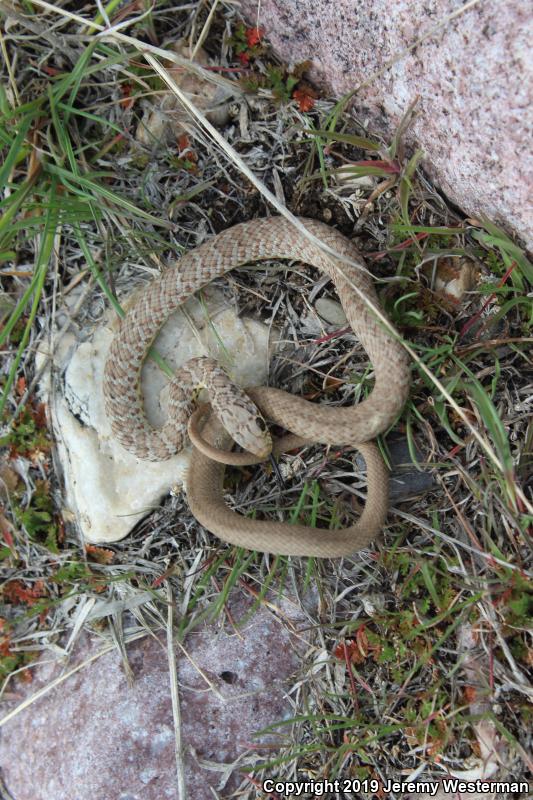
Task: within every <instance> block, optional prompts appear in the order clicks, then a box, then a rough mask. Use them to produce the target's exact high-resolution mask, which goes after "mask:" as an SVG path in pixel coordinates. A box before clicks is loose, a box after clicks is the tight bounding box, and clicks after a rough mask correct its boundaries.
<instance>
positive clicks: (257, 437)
mask: <svg viewBox="0 0 533 800" xmlns="http://www.w3.org/2000/svg"><path fill="white" fill-rule="evenodd" d="M222 422H223V424H224V427H225V428H226V430H227V431H228V433H229V434H230V435H231V436H232V438H233V439H235V441H236V442H237V444H240V446H241V447H242V448H244V450H247V451H248V452H249V453H253V454H254V455H255V456H257V457H258V458H261V459H266V458H268V456H269V455H270V453H271V451H272V439H271V436H270V433H269V432H268V428H267V424H266V422H265V420H264V419H263V417H262V416H261V414H260V413H259V412H258V410H257V408H256V407H255V406H254V405H253V403H251V401H248V402H247V403H245V404H243V405H242V406H241V404H240V403H239V404H235V405H234V406H233V407H232V413H231V415H228V416H227V415H224V419H222Z"/></svg>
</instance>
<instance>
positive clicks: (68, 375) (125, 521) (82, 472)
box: [45, 289, 276, 543]
mask: <svg viewBox="0 0 533 800" xmlns="http://www.w3.org/2000/svg"><path fill="white" fill-rule="evenodd" d="M204 297H205V300H206V302H205V303H200V301H199V300H197V299H196V298H191V300H189V301H188V303H187V304H186V314H184V313H183V312H182V311H177V312H175V313H174V314H172V315H171V317H170V318H169V320H168V321H167V323H166V324H165V325H164V327H163V328H162V330H161V333H160V335H159V336H158V338H157V339H156V342H155V346H156V348H157V350H158V351H159V353H160V354H161V355H162V356H163V358H164V359H165V361H166V362H167V364H168V365H169V366H170V367H171V368H172V369H177V368H178V367H179V366H180V365H181V364H183V363H184V362H185V361H187V360H188V359H189V358H191V357H193V356H197V355H202V354H209V355H211V356H214V357H215V358H218V359H219V361H221V363H222V364H223V365H224V366H225V367H226V368H227V369H228V371H229V372H230V374H231V375H232V376H233V378H234V379H235V380H236V381H237V382H238V383H239V384H241V385H243V386H246V385H248V386H251V385H261V384H264V383H265V381H266V377H267V373H268V361H269V348H268V342H269V329H268V328H267V327H266V326H265V325H263V324H262V323H259V322H257V321H254V320H249V319H240V318H239V317H237V315H236V313H235V312H234V311H233V310H232V309H231V308H228V304H227V300H224V298H223V296H222V294H221V293H220V292H215V291H214V290H209V289H208V290H207V291H206V292H204ZM117 328H118V319H117V317H116V316H115V315H114V314H113V315H112V316H111V314H109V315H108V316H107V317H106V319H105V320H104V322H102V323H101V324H100V325H99V327H98V328H97V329H96V331H95V332H94V335H93V336H92V339H91V340H90V341H87V342H83V343H82V344H79V345H77V343H76V342H75V339H74V337H73V336H70V337H69V338H68V339H67V338H66V337H65V338H64V339H63V341H62V344H61V347H60V348H59V352H56V355H55V357H54V361H55V367H56V368H58V369H59V371H60V372H61V373H63V376H64V377H63V380H62V381H61V386H55V387H54V392H53V395H52V397H51V398H50V400H51V402H50V408H51V416H52V423H53V427H54V432H55V436H56V440H57V446H58V452H59V456H60V460H61V462H62V465H63V470H64V476H65V485H66V490H67V492H66V495H67V496H66V499H67V504H68V506H69V507H70V509H71V511H72V512H73V513H74V515H75V517H76V520H77V522H78V525H79V527H80V529H81V532H82V533H83V536H84V537H85V538H86V539H87V541H89V542H95V543H96V542H115V541H118V540H119V539H122V538H123V537H124V536H126V535H127V534H128V533H129V532H130V530H131V529H132V528H133V527H134V525H136V523H137V522H138V521H139V520H140V519H141V518H142V517H143V516H145V515H146V514H147V513H148V512H149V511H150V510H151V509H153V508H154V507H155V506H157V505H158V503H159V501H160V499H161V497H162V496H164V495H165V494H166V493H167V492H168V491H169V489H171V488H172V489H173V490H177V485H179V484H183V483H184V482H185V480H186V472H187V465H188V460H189V452H188V451H184V452H182V453H180V454H179V455H177V456H175V457H174V458H172V459H170V460H169V461H161V462H157V463H153V462H148V461H140V460H139V459H137V458H135V457H134V456H132V455H131V454H130V453H128V452H127V451H125V450H124V449H123V448H122V447H121V446H120V445H119V444H118V443H117V442H116V441H115V440H114V439H113V437H112V434H111V427H110V424H109V420H108V418H107V416H106V414H105V409H104V399H103V392H102V380H103V369H104V364H105V358H106V354H107V351H108V348H109V345H110V343H111V341H112V339H113V336H114V333H115V331H116V329H117ZM274 338H276V337H274ZM221 343H222V344H221ZM228 354H229V355H230V357H231V354H233V355H234V359H233V360H230V362H229V363H228ZM167 383H168V379H167V378H166V376H165V375H163V374H162V372H161V371H160V370H159V368H158V367H157V366H156V365H155V364H154V363H153V362H148V363H146V364H145V365H144V367H143V371H142V387H143V397H144V400H145V408H146V413H147V416H148V419H149V420H150V421H151V422H152V423H153V424H155V425H158V424H161V422H162V421H163V419H164V416H165V415H164V413H163V412H162V410H161V408H160V403H159V395H160V392H161V390H162V389H163V387H164V386H165V385H166V384H167ZM45 388H46V387H45ZM48 388H49V387H48Z"/></svg>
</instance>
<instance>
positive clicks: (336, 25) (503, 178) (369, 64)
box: [241, 0, 533, 247]
mask: <svg viewBox="0 0 533 800" xmlns="http://www.w3.org/2000/svg"><path fill="white" fill-rule="evenodd" d="M461 5H465V6H467V5H469V4H468V3H464V4H463V3H459V2H446V3H443V2H441V0H397V2H394V3H391V2H390V0H362V2H358V3H354V2H352V1H351V0H337V2H336V3H331V2H330V1H329V0H316V2H314V3H308V2H306V0H261V3H260V4H259V3H258V0H242V3H241V7H242V10H243V12H244V13H245V14H246V15H247V17H248V19H249V20H250V22H251V24H253V25H258V24H259V25H260V26H261V25H263V27H264V28H265V30H266V32H267V35H268V38H269V40H270V41H271V42H272V44H273V46H274V49H275V50H276V51H277V52H278V53H279V55H280V56H281V57H282V58H283V59H284V60H285V61H288V62H291V63H300V62H302V61H305V60H306V59H309V60H311V61H312V64H313V67H312V70H311V73H310V76H311V78H312V79H313V80H315V81H317V82H318V83H323V84H325V85H326V86H327V88H328V90H329V91H332V92H333V94H334V95H336V96H342V95H344V94H346V93H347V92H350V91H352V90H353V89H355V88H356V87H358V86H359V85H360V84H364V83H365V82H366V81H368V82H369V85H368V86H364V87H363V88H361V89H359V90H358V91H357V93H356V95H355V98H354V101H353V103H354V108H355V110H356V112H357V116H358V117H359V118H361V119H363V120H368V122H369V128H370V130H376V131H378V132H381V133H383V134H385V135H388V136H390V135H391V134H392V133H393V132H394V130H395V128H396V127H397V125H398V122H399V121H400V119H401V118H402V115H403V114H404V113H405V111H406V110H407V108H408V106H409V105H410V103H412V102H413V100H414V99H415V97H417V95H418V96H419V97H420V100H419V102H418V105H417V109H418V113H417V116H416V119H415V120H414V122H413V123H412V125H411V126H410V129H409V133H408V141H411V143H413V144H414V143H416V144H417V145H418V146H420V147H421V148H422V149H423V150H424V152H425V154H426V157H425V161H424V162H423V163H424V166H425V168H426V170H427V171H428V173H429V174H430V176H431V177H432V179H433V180H434V181H435V182H436V183H437V185H438V186H440V188H441V189H442V190H443V191H444V192H445V193H446V194H447V195H448V197H449V198H450V199H451V200H452V201H454V202H455V203H456V204H457V205H459V206H460V207H461V208H463V209H464V210H465V211H466V212H468V213H469V214H471V215H476V214H479V213H484V214H486V215H487V216H488V217H490V218H491V219H493V220H494V221H496V222H498V221H500V222H503V223H504V224H506V226H507V227H508V228H510V229H514V230H515V231H516V232H517V233H518V234H519V235H520V236H522V237H523V239H524V240H525V242H526V244H527V245H528V246H529V247H531V246H533V210H532V206H531V203H530V202H529V197H530V191H531V189H530V187H531V184H532V183H533V167H532V161H531V157H530V146H531V135H532V128H533V102H532V101H533V97H532V93H533V92H532V86H533V60H532V59H531V39H532V37H533V16H532V15H531V12H530V10H528V5H527V3H523V2H521V0H507V2H505V3H477V4H476V5H474V6H473V7H470V8H468V9H467V10H466V11H465V12H464V13H461V14H459V15H458V16H457V17H456V18H454V19H453V20H449V21H447V22H445V24H444V25H443V26H442V27H441V28H440V29H439V30H438V31H437V32H436V33H435V34H434V35H432V36H430V37H428V38H427V39H425V40H424V41H423V43H421V44H420V45H418V46H417V47H416V48H414V49H412V50H410V51H408V52H406V48H408V47H409V46H410V45H412V44H413V43H414V42H415V41H416V40H417V39H419V38H420V37H422V36H423V35H424V34H425V33H426V32H428V31H429V30H431V29H432V28H434V27H435V26H436V25H437V24H438V23H440V22H441V21H443V20H445V19H446V18H447V17H448V16H449V15H450V14H451V13H452V12H454V11H457V10H458V9H459V8H460V6H461ZM391 61H393V63H392V64H390V62H391ZM389 64H390V66H389ZM381 70H382V74H378V73H379V72H380V71H381Z"/></svg>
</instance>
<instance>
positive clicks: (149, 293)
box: [103, 217, 410, 557]
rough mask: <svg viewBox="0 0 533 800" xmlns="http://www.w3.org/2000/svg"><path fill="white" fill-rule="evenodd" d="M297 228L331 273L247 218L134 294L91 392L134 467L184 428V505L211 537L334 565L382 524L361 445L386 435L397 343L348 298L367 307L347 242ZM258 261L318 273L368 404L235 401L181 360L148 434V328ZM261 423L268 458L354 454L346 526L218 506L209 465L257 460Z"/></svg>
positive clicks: (218, 480) (381, 491)
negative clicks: (358, 457) (101, 400)
mask: <svg viewBox="0 0 533 800" xmlns="http://www.w3.org/2000/svg"><path fill="white" fill-rule="evenodd" d="M300 221H301V223H302V224H303V225H304V226H305V228H306V229H307V230H308V231H309V232H310V233H311V234H313V235H314V236H315V237H317V238H318V239H320V240H321V241H322V242H323V243H324V244H326V245H327V246H328V247H329V248H330V249H332V250H333V251H335V252H336V253H337V254H338V255H339V256H341V257H343V262H342V264H341V263H339V261H337V260H336V259H335V258H334V257H332V256H331V255H329V254H328V253H326V252H324V251H323V250H322V249H321V248H320V247H319V246H318V245H316V244H314V243H313V242H312V241H310V240H309V239H307V237H303V236H302V235H301V234H299V233H298V231H297V230H296V229H295V227H294V226H293V225H292V224H291V223H290V222H289V221H287V220H286V219H285V218H283V217H273V218H265V219H255V220H252V221H250V222H244V223H241V224H239V225H235V226H233V227H231V228H228V229H227V230H225V231H223V232H222V233H219V234H218V235H216V236H214V237H213V238H211V239H210V240H208V241H207V242H205V243H203V244H201V245H200V246H199V247H197V248H196V249H194V250H192V251H190V252H188V253H187V254H185V255H184V256H182V257H181V259H180V260H179V262H178V264H177V265H176V266H175V267H174V268H171V269H168V270H166V271H165V272H164V273H163V274H162V276H161V277H160V278H158V279H156V280H154V281H153V282H152V283H151V284H150V285H149V286H148V287H147V289H146V290H144V291H143V292H142V293H141V294H140V296H139V298H138V299H137V301H136V303H135V304H134V305H133V307H132V308H131V309H130V310H129V311H128V312H127V314H126V316H125V317H124V319H123V320H122V322H121V325H120V329H119V331H118V333H117V334H116V336H115V338H114V340H113V342H112V343H111V347H110V350H109V353H108V356H107V360H106V365H105V370H104V386H103V389H104V397H105V405H106V412H107V414H108V416H109V418H110V421H111V428H112V432H113V435H114V436H115V437H116V439H117V440H118V441H119V442H120V443H121V445H122V446H123V447H124V448H125V449H126V450H128V451H130V452H131V453H133V454H134V455H136V456H137V457H138V458H140V459H147V460H152V461H158V460H164V459H168V458H170V457H171V456H173V455H174V454H175V453H177V452H179V451H180V450H181V449H182V448H183V447H184V446H185V445H186V443H187V427H188V423H189V432H190V434H191V438H192V439H193V441H194V442H195V446H194V447H193V453H192V457H191V463H190V468H189V475H188V480H187V498H188V502H189V506H190V508H191V511H192V513H193V514H194V516H195V517H196V518H197V519H198V520H199V522H200V523H201V524H202V525H204V526H205V527H206V528H207V529H208V530H210V531H211V532H212V533H215V534H216V535H217V536H219V537H220V538H221V539H223V540H225V541H228V542H231V543H233V544H236V545H240V546H242V547H246V548H249V549H254V550H259V551H263V552H269V553H278V554H285V555H314V556H320V557H337V556H342V555H348V554H351V553H353V552H355V551H357V550H359V549H361V548H362V547H365V546H367V545H368V544H369V542H370V541H372V539H374V538H375V537H376V536H377V534H378V533H379V531H380V529H381V527H382V526H383V524H384V521H385V517H386V513H387V504H388V493H387V489H388V475H387V470H386V468H385V465H384V463H383V460H382V457H381V455H380V453H379V450H378V448H377V446H376V445H375V444H374V443H373V442H371V441H370V440H371V439H373V438H374V437H375V436H377V435H378V434H379V433H381V432H382V431H384V430H385V429H386V428H388V427H389V426H390V424H391V423H392V422H393V421H394V419H395V417H396V416H397V415H398V413H399V412H400V411H401V409H402V408H403V405H404V403H405V401H406V398H407V395H408V392H409V383H410V376H409V364H408V359H407V356H406V353H405V350H404V348H403V347H402V345H401V344H400V342H399V341H398V339H397V338H396V337H395V336H393V335H392V334H391V333H390V332H389V331H388V330H387V329H386V328H385V326H384V325H383V324H382V323H381V322H379V321H378V320H377V319H376V316H375V314H374V313H373V312H372V311H371V310H370V309H369V308H368V306H367V304H366V303H365V301H364V299H362V297H361V296H360V294H359V292H360V293H362V294H363V295H364V296H365V297H367V298H368V299H369V300H370V301H371V302H372V304H373V305H374V306H376V307H378V308H379V303H378V299H377V295H376V292H375V289H374V286H373V283H372V280H371V277H370V276H369V274H368V272H367V271H366V268H365V265H364V262H363V260H362V258H361V256H360V254H359V252H358V251H357V249H356V248H355V246H354V245H353V243H352V242H350V240H349V239H347V238H346V237H345V236H343V235H342V234H341V233H339V232H338V231H336V230H335V229H334V228H331V227H329V226H327V225H325V224H323V223H320V222H317V221H315V220H310V219H304V218H301V219H300ZM266 259H282V260H290V261H298V262H303V263H305V264H311V265H313V266H314V267H317V268H318V269H319V270H321V271H322V272H324V273H326V274H327V275H329V277H330V278H331V280H332V281H333V283H334V285H335V287H336V290H337V293H338V296H339V299H340V301H341V304H342V307H343V309H344V312H345V314H346V317H347V319H348V322H349V324H350V326H351V327H352V329H353V331H354V332H355V333H356V335H357V336H358V338H359V340H360V341H361V344H362V345H363V347H364V349H365V350H366V352H367V354H368V356H369V358H370V361H371V362H372V365H373V368H374V377H375V384H374V388H373V390H372V392H371V393H370V395H369V396H368V397H367V398H366V399H365V400H363V401H362V402H360V403H358V404H357V405H355V406H351V407H342V408H339V407H337V406H327V405H321V404H317V403H312V402H309V401H307V400H305V399H304V398H302V397H298V396H295V395H291V394H289V393H287V392H284V391H281V390H279V389H274V388H271V387H266V386H261V387H253V388H248V389H246V393H244V392H243V391H242V390H239V389H238V388H236V387H235V386H233V384H231V383H230V382H229V380H228V379H227V377H226V375H225V373H223V371H222V370H221V368H220V367H218V366H217V365H216V364H215V362H213V361H212V360H211V359H207V358H198V359H191V361H189V362H187V364H186V365H184V366H183V367H181V368H180V370H179V371H178V373H177V374H176V376H175V377H174V378H173V379H172V381H171V385H170V392H169V397H170V399H169V404H168V406H169V408H168V413H169V415H168V419H167V421H166V422H165V424H164V425H163V426H162V427H161V428H154V427H152V426H151V425H150V423H149V422H148V420H147V419H146V415H145V412H144V407H143V401H142V398H141V393H140V372H141V367H142V364H143V361H144V359H145V358H146V354H147V351H148V349H149V347H150V345H151V344H152V342H153V340H154V338H155V336H156V335H157V333H158V332H159V329H160V327H161V326H162V325H163V323H164V322H165V320H166V319H167V317H168V316H169V314H170V313H171V312H172V311H174V310H175V309H176V308H177V307H179V306H180V305H181V304H183V303H184V302H185V301H186V300H187V299H188V298H189V297H190V296H191V295H192V294H193V293H194V292H196V291H198V290H199V289H201V288H202V287H204V286H206V284H208V283H210V282H211V281H212V280H213V279H214V278H217V277H219V276H221V275H224V274H225V273H226V272H228V271H229V270H231V269H234V268H235V267H238V266H242V265H245V264H251V263H254V262H258V261H262V260H266ZM345 260H346V261H351V262H352V264H353V266H352V265H350V264H348V263H346V261H345ZM357 265H359V267H362V269H361V268H358V266H357ZM354 286H355V287H357V289H358V290H359V292H358V291H356V290H354V288H353V287H354ZM381 313H383V312H381ZM198 385H204V386H206V387H207V389H208V392H209V395H210V401H211V405H212V409H210V408H209V407H208V408H207V409H206V408H205V407H203V408H201V409H198V410H197V411H196V412H195V413H194V414H193V410H194V409H193V406H192V403H191V397H192V395H193V393H194V389H195V388H196V387H197V386H198ZM191 415H192V416H191ZM263 417H265V418H267V419H269V420H271V421H273V422H274V423H276V424H278V425H280V426H282V427H283V428H285V429H286V430H287V431H289V432H290V434H291V435H290V436H289V437H288V438H286V439H285V440H284V441H282V442H281V443H275V444H274V450H273V452H275V453H279V452H283V451H286V450H287V449H289V448H291V449H292V448H294V447H295V446H298V445H305V444H308V443H309V442H319V443H323V444H335V445H346V446H351V447H356V448H357V449H359V450H360V451H361V453H362V454H363V457H364V459H365V461H366V465H367V472H368V496H367V501H366V504H365V508H364V511H363V513H362V515H361V517H360V519H359V520H358V521H357V522H356V523H355V524H354V525H352V526H351V527H349V528H345V529H342V530H324V529H316V528H310V527H306V526H303V525H288V524H286V523H281V522H276V521H261V520H250V519H247V518H246V517H243V516H241V515H239V514H237V513H236V512H234V511H231V510H230V509H229V508H228V507H227V506H226V504H225V502H224V497H223V479H224V471H225V464H224V463H221V462H220V460H215V458H219V459H222V460H223V461H224V462H227V463H231V462H232V457H231V454H230V453H229V452H228V458H227V459H226V458H225V457H224V455H223V454H224V452H225V451H229V450H230V449H231V447H232V445H233V440H236V441H238V443H239V444H241V445H243V447H245V448H246V449H247V450H249V451H252V453H253V454H255V455H251V456H250V455H246V456H245V458H244V461H246V463H255V462H257V461H260V460H264V459H265V458H266V457H267V456H268V453H269V451H270V448H271V446H272V443H271V440H270V436H269V434H268V431H267V429H266V424H265V422H264V419H263ZM228 431H229V432H228ZM210 448H211V449H210ZM213 448H216V450H213ZM217 454H218V455H217ZM213 456H215V457H213ZM237 460H238V459H237Z"/></svg>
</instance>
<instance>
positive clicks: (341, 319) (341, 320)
mask: <svg viewBox="0 0 533 800" xmlns="http://www.w3.org/2000/svg"><path fill="white" fill-rule="evenodd" d="M315 309H316V311H317V313H318V314H320V316H321V317H322V319H325V320H326V322H329V323H330V324H331V325H338V326H339V327H342V326H344V325H346V323H347V322H348V320H347V319H346V314H345V313H344V311H343V308H342V306H341V304H340V303H338V302H337V301H336V300H330V299H329V298H328V297H319V298H318V300H317V301H316V303H315Z"/></svg>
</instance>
